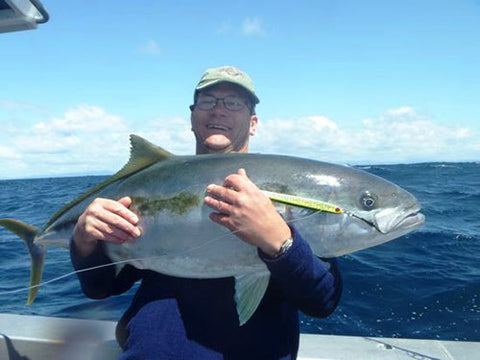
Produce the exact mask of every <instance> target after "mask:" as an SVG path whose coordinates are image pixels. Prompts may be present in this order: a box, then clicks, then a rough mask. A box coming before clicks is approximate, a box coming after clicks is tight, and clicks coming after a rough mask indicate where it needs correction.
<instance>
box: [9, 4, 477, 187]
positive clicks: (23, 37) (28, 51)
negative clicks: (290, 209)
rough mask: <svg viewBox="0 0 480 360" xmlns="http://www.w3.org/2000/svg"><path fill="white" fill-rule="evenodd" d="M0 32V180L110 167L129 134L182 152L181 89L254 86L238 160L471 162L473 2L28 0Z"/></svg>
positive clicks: (187, 134)
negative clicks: (253, 113) (224, 81)
mask: <svg viewBox="0 0 480 360" xmlns="http://www.w3.org/2000/svg"><path fill="white" fill-rule="evenodd" d="M42 3H43V5H44V7H45V8H46V9H47V11H48V13H49V14H50V20H49V21H48V22H47V23H46V24H42V25H40V26H39V27H38V28H37V29H36V30H29V31H21V32H12V33H4V34H0V64H1V66H0V84H1V86H0V125H1V128H0V129H1V131H0V179H16V178H30V177H49V176H70V175H82V174H111V173H113V172H115V171H117V170H118V169H120V168H121V167H122V166H123V164H125V163H126V161H127V160H128V157H129V140H128V138H129V134H132V133H134V134H138V135H140V136H143V137H145V138H147V139H148V140H150V141H151V142H153V143H155V144H157V145H159V146H161V147H163V148H165V149H167V150H168V151H170V152H173V153H175V154H193V153H194V151H195V144H194V137H193V134H192V132H191V130H190V112H189V109H188V106H189V105H190V104H191V103H192V97H193V89H194V87H195V85H196V83H197V82H198V80H199V79H200V76H201V75H202V73H203V71H204V70H205V69H207V68H210V67H216V66H221V65H234V66H237V67H239V68H240V69H242V70H244V71H246V72H247V73H248V74H249V75H250V76H251V77H252V78H253V80H254V82H255V86H256V91H257V94H258V96H259V98H260V104H259V105H258V107H257V114H258V116H259V120H260V122H259V128H258V132H257V134H256V135H255V137H253V138H252V140H251V143H250V152H254V153H275V154H287V155H292V156H299V157H308V158H312V159H317V160H323V161H328V162H335V163H346V164H352V165H355V164H363V165H365V164H395V163H417V162H451V161H480V105H479V104H480V0H457V1H443V0H436V1H430V0H422V1H418V0H402V1H384V0H382V1H381V0H379V1H376V0H372V1H357V0H355V1H354V0H351V1H341V0H340V1H324V0H316V1H302V0H299V1H296V2H294V3H292V2H291V1H288V2H287V1H281V0H279V1H276V2H259V1H250V0H247V1H242V2H234V1H232V2H228V1H227V2H225V1H207V0H205V1H193V0H192V1H182V0H175V1H173V0H172V1H169V0H165V1H136V2H133V1H118V0H117V1H113V0H101V1H100V0H90V1H83V0H82V1H81V0H69V1H62V0H42Z"/></svg>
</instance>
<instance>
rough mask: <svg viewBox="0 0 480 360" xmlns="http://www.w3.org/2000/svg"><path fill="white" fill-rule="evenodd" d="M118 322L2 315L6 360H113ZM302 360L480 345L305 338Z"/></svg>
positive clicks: (473, 355) (427, 355)
mask: <svg viewBox="0 0 480 360" xmlns="http://www.w3.org/2000/svg"><path fill="white" fill-rule="evenodd" d="M119 353H120V349H119V348H118V345H117V343H116V341H115V322H113V321H100V320H80V319H64V318H53V317H42V316H27V315H16V314H1V313H0V359H2V360H4V359H5V360H26V359H29V360H43V359H48V360H63V359H65V360H66V359H68V360H77V359H78V360H80V359H81V360H98V359H101V360H110V359H112V360H113V359H116V358H117V356H118V354H119ZM298 359H300V360H321V359H322V360H324V359H325V360H326V359H330V360H351V359H355V360H377V359H379V360H380V359H382V360H390V359H392V360H403V359H405V360H412V359H422V360H473V359H480V342H464V341H437V340H413V339H392V338H367V337H353V336H336V335H310V334H301V337H300V351H299V356H298Z"/></svg>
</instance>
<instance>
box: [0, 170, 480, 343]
mask: <svg viewBox="0 0 480 360" xmlns="http://www.w3.org/2000/svg"><path fill="white" fill-rule="evenodd" d="M361 168H362V169H363V170H365V171H368V172H371V173H374V174H376V175H379V176H381V177H384V178H386V179H388V180H391V181H393V182H395V183H397V184H398V185H400V186H402V187H404V188H405V189H407V190H409V191H410V192H412V193H413V194H414V195H415V196H416V197H417V198H418V199H419V201H420V202H421V203H422V206H423V213H424V214H425V215H426V224H425V226H424V227H423V228H422V229H421V230H418V231H416V232H414V233H412V234H409V235H407V236H404V237H402V238H400V239H397V240H394V241H391V242H389V243H387V244H383V245H381V246H377V247H375V248H371V249H366V250H362V251H359V252H357V253H354V254H351V255H347V256H343V257H341V258H340V259H339V262H340V267H341V272H342V276H343V279H344V293H343V296H342V300H341V303H340V305H339V307H338V309H337V310H336V312H335V313H334V314H332V315H331V316H330V317H328V318H327V319H314V318H310V317H307V316H304V315H301V330H302V332H305V333H320V334H336V335H357V336H378V337H405V338H426V339H441V340H463V341H480V163H426V164H411V165H385V166H364V167H361ZM102 179H103V177H98V176H86V177H71V178H50V179H28V180H3V181H0V218H1V217H13V218H16V219H19V220H23V221H25V222H27V223H29V224H32V225H36V226H39V227H42V226H43V225H44V224H45V223H46V221H47V220H48V218H49V217H50V216H51V215H52V214H53V213H54V212H55V211H56V210H57V209H59V208H60V207H61V206H62V205H63V204H65V203H66V202H68V201H69V200H71V199H72V198H74V197H75V196H76V195H78V194H80V193H82V192H83V191H85V190H86V189H88V188H89V187H91V186H92V185H94V184H96V183H98V182H100V181H101V180H102ZM0 255H1V257H0V312H4V313H18V314H35V315H48V316H57V317H75V318H96V319H108V320H116V319H118V318H119V317H120V316H121V314H122V313H123V311H124V310H125V309H126V308H127V306H128V304H129V302H130V300H131V297H132V296H133V294H134V291H135V288H134V289H132V290H131V291H130V292H128V293H126V294H123V295H121V296H117V297H112V298H109V299H106V300H102V301H95V300H89V299H87V298H86V297H85V296H84V295H83V294H82V292H81V290H80V287H79V283H78V280H77V278H76V276H75V275H74V274H71V272H72V270H73V269H72V266H71V264H70V259H69V254H68V251H66V250H65V249H60V248H54V247H50V249H49V251H48V253H47V259H46V265H45V272H44V277H43V278H44V281H48V280H49V279H55V278H57V277H59V276H64V275H66V276H65V277H63V278H61V279H59V280H57V281H55V282H52V283H49V284H45V285H44V286H43V287H41V289H40V293H39V296H38V297H37V299H36V301H35V303H34V304H33V305H31V306H28V307H27V306H25V305H24V304H25V301H26V298H27V292H26V291H24V290H22V288H24V287H26V286H28V278H29V272H30V258H29V255H28V253H27V250H26V248H25V246H24V245H23V243H22V242H21V241H20V240H19V239H18V238H17V237H16V236H14V235H12V234H10V233H9V232H7V231H6V230H4V229H0ZM68 274H70V275H68ZM12 290H19V291H18V292H15V293H12V292H11V291H12ZM7 292H8V293H7Z"/></svg>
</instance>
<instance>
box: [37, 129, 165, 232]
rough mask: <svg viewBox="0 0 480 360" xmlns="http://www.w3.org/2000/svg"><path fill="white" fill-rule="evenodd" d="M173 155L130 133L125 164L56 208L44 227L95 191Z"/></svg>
mask: <svg viewBox="0 0 480 360" xmlns="http://www.w3.org/2000/svg"><path fill="white" fill-rule="evenodd" d="M172 156H174V155H173V154H172V153H169V152H168V151H166V150H164V149H162V148H161V147H159V146H156V145H154V144H152V143H151V142H149V141H147V140H145V139H144V138H142V137H140V136H138V135H134V134H131V135H130V159H129V160H128V162H127V164H126V165H125V166H124V167H123V168H122V169H120V171H118V172H117V173H116V174H114V175H112V176H110V177H109V178H108V179H106V180H105V181H103V182H101V183H100V184H97V185H95V186H94V187H92V188H91V189H89V190H88V191H87V192H86V193H84V194H82V195H80V196H79V197H77V198H76V199H74V200H72V201H71V202H69V203H68V204H67V205H65V206H64V207H62V208H61V209H60V210H58V211H57V212H56V213H55V214H54V215H53V216H52V217H51V218H50V220H49V221H48V223H47V224H46V225H45V228H47V227H48V226H50V225H51V224H52V223H53V222H54V221H55V220H57V219H58V218H59V217H60V216H62V214H63V213H64V212H66V211H68V210H69V209H71V208H72V207H73V206H75V205H77V204H78V203H80V202H82V201H83V200H85V199H86V198H88V197H89V196H91V195H93V194H95V193H96V192H98V191H100V190H101V189H103V188H104V187H105V186H107V185H109V184H111V183H113V182H115V181H117V180H120V179H122V178H124V177H127V176H129V175H132V174H135V173H136V172H138V171H140V170H143V169H145V168H147V167H149V166H150V165H152V164H155V163H157V162H160V161H163V160H166V159H169V158H170V157H172Z"/></svg>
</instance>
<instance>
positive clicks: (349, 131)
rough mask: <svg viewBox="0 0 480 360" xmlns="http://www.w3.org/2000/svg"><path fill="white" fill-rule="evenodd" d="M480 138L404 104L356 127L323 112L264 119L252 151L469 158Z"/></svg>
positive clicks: (352, 157)
mask: <svg viewBox="0 0 480 360" xmlns="http://www.w3.org/2000/svg"><path fill="white" fill-rule="evenodd" d="M479 137H480V133H479V132H478V131H474V130H472V129H469V128H466V127H456V126H454V125H452V126H445V125H440V124H438V123H436V122H434V121H433V120H431V119H424V118H422V117H421V116H420V115H419V114H417V113H416V112H415V110H414V109H412V108H409V107H403V108H398V109H390V110H387V111H386V112H384V113H383V114H380V115H379V116H378V118H376V119H365V120H364V121H362V122H361V124H360V126H359V127H355V128H354V127H341V126H340V125H339V124H337V123H335V122H334V121H333V120H330V119H328V118H326V117H321V116H311V117H305V118H297V119H273V120H269V121H268V120H267V121H265V122H263V123H262V122H260V124H259V131H258V136H257V138H256V139H252V143H251V149H252V151H258V152H268V153H284V154H290V155H296V156H304V157H310V158H315V159H321V160H326V161H332V162H348V163H401V162H421V161H449V160H450V161H469V160H472V159H478V158H479V157H480V147H479V145H478V143H479V142H478V140H477V139H478V138H479Z"/></svg>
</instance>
